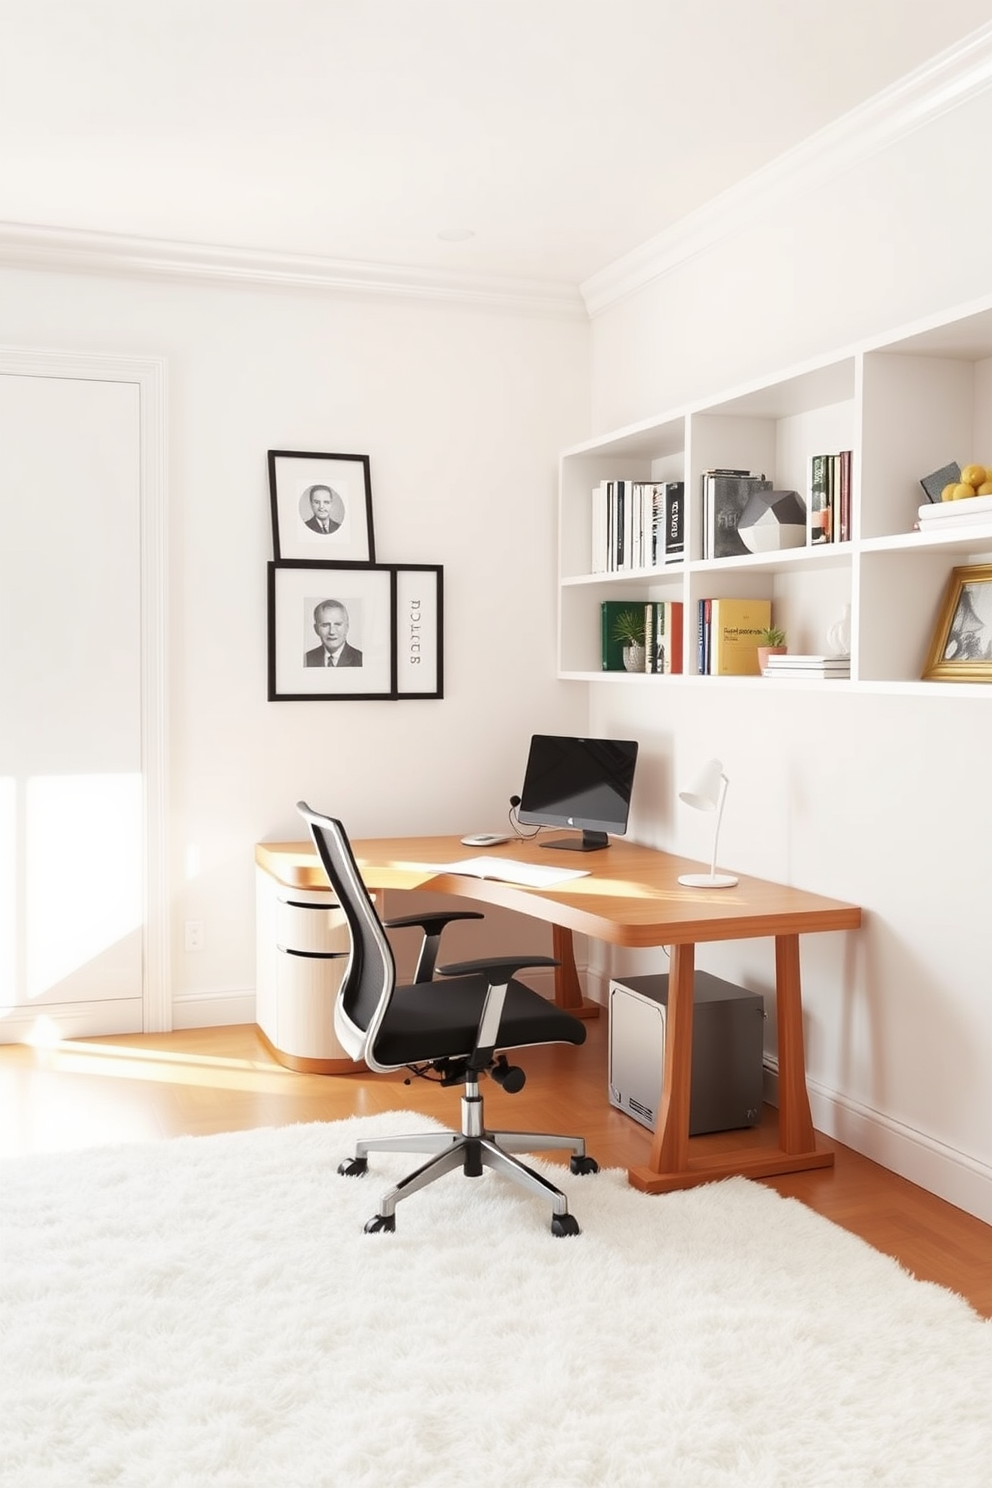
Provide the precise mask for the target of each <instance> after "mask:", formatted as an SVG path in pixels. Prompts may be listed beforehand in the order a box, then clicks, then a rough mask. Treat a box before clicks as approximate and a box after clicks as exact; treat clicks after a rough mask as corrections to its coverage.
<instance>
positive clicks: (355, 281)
mask: <svg viewBox="0 0 992 1488" xmlns="http://www.w3.org/2000/svg"><path fill="white" fill-rule="evenodd" d="M0 263H5V264H8V265H10V266H12V267H18V268H28V269H58V270H64V271H68V272H71V273H80V272H82V273H98V274H116V275H121V274H126V275H135V276H145V277H151V278H166V279H192V280H212V281H215V282H216V281H222V282H226V283H229V284H261V285H269V286H274V287H281V288H288V289H313V290H322V291H330V292H335V291H337V292H340V293H344V294H368V295H375V296H379V297H382V296H386V297H396V298H404V299H414V300H432V301H435V302H436V301H442V302H447V303H450V304H460V305H474V306H476V307H479V308H482V309H489V310H493V309H496V310H501V311H514V312H522V313H525V314H532V315H552V316H563V317H566V318H571V319H575V318H578V319H582V320H585V319H586V310H585V306H584V304H583V301H582V297H581V295H580V293H579V290H578V288H577V286H575V285H573V284H562V283H556V282H554V281H551V280H541V279H521V278H512V277H509V276H499V275H491V276H488V277H486V276H473V275H468V274H457V273H451V272H449V271H446V270H439V269H419V268H410V267H406V266H400V265H396V264H369V263H353V262H350V261H347V260H339V259H330V258H317V257H307V256H305V255H302V254H289V253H268V252H263V251H258V250H255V249H249V248H228V247H216V246H214V245H211V244H200V243H177V242H168V241H164V240H159V239H154V238H139V237H127V236H123V235H118V234H114V233H97V232H86V231H82V230H77V229H73V228H61V227H43V226H35V225H28V224H24V223H18V222H0Z"/></svg>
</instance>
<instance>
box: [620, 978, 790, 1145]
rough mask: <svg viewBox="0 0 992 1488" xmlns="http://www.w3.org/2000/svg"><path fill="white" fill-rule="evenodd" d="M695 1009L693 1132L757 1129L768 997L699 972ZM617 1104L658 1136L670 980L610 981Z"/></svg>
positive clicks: (691, 1113)
mask: <svg viewBox="0 0 992 1488" xmlns="http://www.w3.org/2000/svg"><path fill="white" fill-rule="evenodd" d="M694 991H695V995H694V997H693V1004H692V1084H691V1088H690V1097H689V1135H690V1136H700V1135H702V1133H703V1132H715V1131H734V1130H735V1129H739V1128H741V1127H746V1126H756V1125H757V1123H758V1120H759V1118H760V1116H761V1101H762V1084H763V1071H762V1060H763V1052H764V1018H765V1004H764V999H763V998H762V997H760V996H759V995H758V994H757V993H756V992H748V991H747V989H746V988H744V987H735V986H734V984H733V982H725V981H723V980H722V979H721V978H720V977H715V976H711V975H710V974H709V973H708V972H705V971H697V972H696V975H695V984H694ZM609 1012H610V1033H609V1092H608V1093H609V1099H610V1104H611V1105H613V1106H616V1107H617V1108H618V1110H621V1111H624V1112H625V1113H626V1114H627V1115H628V1116H632V1117H633V1118H634V1120H635V1121H639V1122H640V1124H641V1125H642V1126H646V1127H648V1128H649V1130H651V1131H654V1129H655V1127H656V1126H657V1123H658V1112H659V1109H660V1107H661V1096H662V1084H663V1078H662V1077H663V1070H664V1066H665V1021H666V1018H667V1015H668V975H667V973H665V974H662V975H659V976H635V977H627V978H625V979H624V980H623V981H612V982H611V983H610V1007H609Z"/></svg>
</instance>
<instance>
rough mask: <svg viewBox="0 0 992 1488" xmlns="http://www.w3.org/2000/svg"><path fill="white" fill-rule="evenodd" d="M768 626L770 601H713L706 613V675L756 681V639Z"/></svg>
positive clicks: (770, 620)
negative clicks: (754, 679)
mask: <svg viewBox="0 0 992 1488" xmlns="http://www.w3.org/2000/svg"><path fill="white" fill-rule="evenodd" d="M771 623H772V602H771V600H770V599H728V598H726V597H723V596H721V597H720V598H719V599H714V600H713V602H712V606H711V611H710V658H709V672H710V675H711V676H713V677H757V676H758V674H759V670H760V668H759V666H758V641H759V637H760V635H761V632H762V631H763V630H767V629H768V627H769V626H770V625H771Z"/></svg>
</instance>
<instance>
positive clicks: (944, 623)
mask: <svg viewBox="0 0 992 1488" xmlns="http://www.w3.org/2000/svg"><path fill="white" fill-rule="evenodd" d="M923 679H924V681H937V682H992V563H976V564H972V565H970V566H968V567H965V568H953V569H952V570H951V574H950V578H949V579H948V581H947V587H946V589H945V590H944V596H943V599H942V601H941V605H940V611H939V613H938V616H937V626H936V629H935V630H934V633H933V639H932V641H931V642H930V650H929V653H928V655H927V659H926V664H925V666H924V668H923Z"/></svg>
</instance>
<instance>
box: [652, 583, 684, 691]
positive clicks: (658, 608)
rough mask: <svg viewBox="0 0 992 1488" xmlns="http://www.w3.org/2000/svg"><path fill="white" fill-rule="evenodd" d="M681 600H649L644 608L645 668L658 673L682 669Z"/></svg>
mask: <svg viewBox="0 0 992 1488" xmlns="http://www.w3.org/2000/svg"><path fill="white" fill-rule="evenodd" d="M682 615H683V603H682V601H681V600H680V599H666V600H651V601H649V602H648V604H646V605H645V607H644V646H645V654H644V670H645V671H646V672H651V673H652V674H653V675H657V676H671V675H673V674H678V673H680V672H681V671H682V638H683V623H682Z"/></svg>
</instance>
